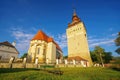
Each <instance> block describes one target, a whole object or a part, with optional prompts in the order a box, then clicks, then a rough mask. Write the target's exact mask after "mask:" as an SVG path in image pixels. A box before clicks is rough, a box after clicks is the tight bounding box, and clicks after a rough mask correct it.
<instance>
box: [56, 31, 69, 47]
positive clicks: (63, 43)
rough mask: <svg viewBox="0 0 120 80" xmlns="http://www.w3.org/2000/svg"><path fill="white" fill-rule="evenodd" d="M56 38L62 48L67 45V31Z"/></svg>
mask: <svg viewBox="0 0 120 80" xmlns="http://www.w3.org/2000/svg"><path fill="white" fill-rule="evenodd" d="M54 39H55V41H56V42H57V43H58V44H59V45H60V47H61V48H62V49H63V48H65V47H67V38H66V34H65V33H63V34H58V35H57V36H56V37H54Z"/></svg>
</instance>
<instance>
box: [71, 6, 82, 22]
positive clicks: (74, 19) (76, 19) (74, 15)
mask: <svg viewBox="0 0 120 80" xmlns="http://www.w3.org/2000/svg"><path fill="white" fill-rule="evenodd" d="M72 21H73V22H79V21H80V19H79V17H78V16H77V14H76V10H75V8H74V9H73V17H72Z"/></svg>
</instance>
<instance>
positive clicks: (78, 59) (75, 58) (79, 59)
mask: <svg viewBox="0 0 120 80" xmlns="http://www.w3.org/2000/svg"><path fill="white" fill-rule="evenodd" d="M67 60H68V61H72V60H76V61H81V60H83V61H87V60H86V59H83V58H81V57H80V56H75V57H68V58H67Z"/></svg>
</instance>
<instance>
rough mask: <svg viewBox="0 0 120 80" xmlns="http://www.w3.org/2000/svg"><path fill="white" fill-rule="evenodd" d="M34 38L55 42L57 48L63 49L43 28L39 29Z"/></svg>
mask: <svg viewBox="0 0 120 80" xmlns="http://www.w3.org/2000/svg"><path fill="white" fill-rule="evenodd" d="M32 40H43V41H46V42H48V43H49V42H53V43H54V44H55V45H56V48H57V49H58V50H60V51H62V50H61V48H60V47H59V45H58V44H57V43H56V42H55V41H54V39H53V38H52V37H49V36H47V35H46V34H45V33H44V32H43V31H42V30H39V31H38V32H37V34H36V35H35V36H34V37H33V38H32Z"/></svg>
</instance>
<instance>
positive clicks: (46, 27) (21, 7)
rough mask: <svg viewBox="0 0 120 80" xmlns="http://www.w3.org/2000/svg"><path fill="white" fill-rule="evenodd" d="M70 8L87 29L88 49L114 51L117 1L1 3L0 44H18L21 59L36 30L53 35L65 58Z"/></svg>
mask: <svg viewBox="0 0 120 80" xmlns="http://www.w3.org/2000/svg"><path fill="white" fill-rule="evenodd" d="M73 8H75V9H76V12H77V15H78V16H79V17H80V19H81V20H82V21H83V22H84V24H85V26H86V28H87V34H88V42H89V48H90V50H93V49H94V46H96V45H99V46H101V47H103V48H105V50H106V51H111V52H113V55H114V56H118V55H117V53H115V52H114V50H115V49H116V46H115V44H114V39H115V38H116V36H117V32H119V31H120V0H0V33H1V35H0V42H3V41H9V42H13V41H16V42H17V45H16V47H17V49H18V50H19V52H20V55H19V56H21V55H22V54H23V53H25V52H27V50H28V48H29V42H30V39H31V38H32V37H33V36H34V35H35V34H36V33H37V31H38V30H43V31H44V32H45V33H46V34H47V35H49V36H52V37H53V38H54V39H55V41H56V42H58V44H59V45H60V46H61V48H62V50H63V52H64V55H67V41H66V34H65V33H66V28H67V25H68V23H69V22H71V18H72V14H73Z"/></svg>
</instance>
